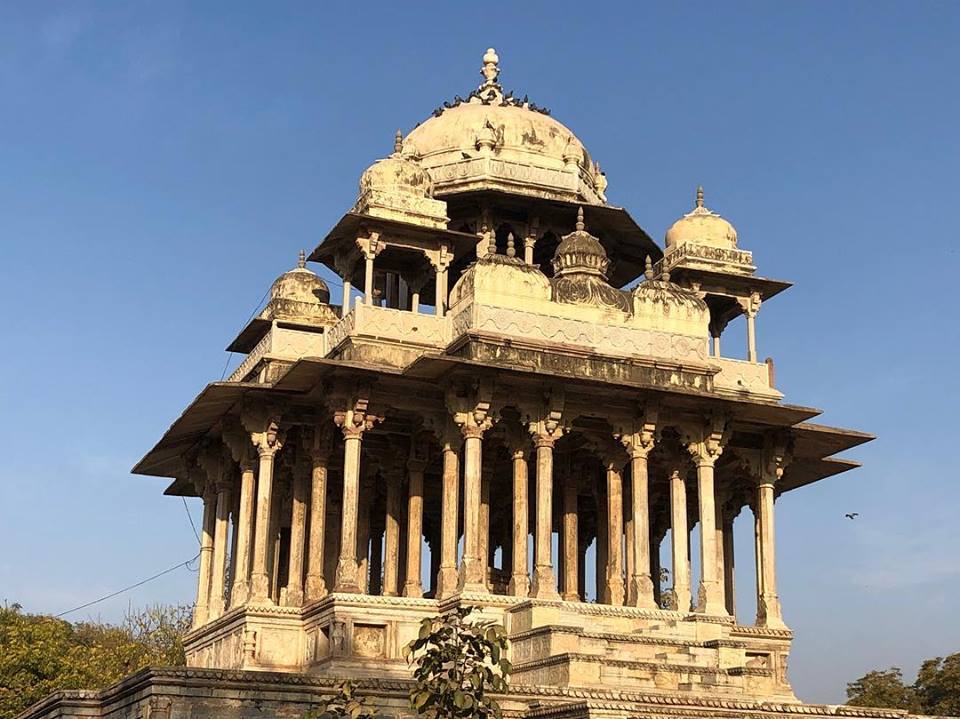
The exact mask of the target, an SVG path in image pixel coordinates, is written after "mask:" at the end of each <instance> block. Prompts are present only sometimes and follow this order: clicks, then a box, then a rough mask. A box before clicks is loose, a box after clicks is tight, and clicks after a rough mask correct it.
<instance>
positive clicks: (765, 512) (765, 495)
mask: <svg viewBox="0 0 960 719" xmlns="http://www.w3.org/2000/svg"><path fill="white" fill-rule="evenodd" d="M769 444H772V443H768V445H769ZM764 455H765V457H764V462H763V466H762V468H761V472H760V477H759V480H758V482H757V497H756V503H757V509H758V515H759V522H758V524H759V532H758V544H759V548H760V551H759V558H760V562H759V563H760V568H759V569H760V571H758V572H757V576H758V577H761V578H762V579H761V582H760V584H761V587H760V594H759V597H758V599H757V625H758V626H762V627H771V628H783V627H785V626H786V625H785V624H784V623H783V615H782V613H781V610H780V596H779V595H778V594H777V572H776V551H775V546H774V545H775V539H774V537H775V533H774V520H773V514H774V512H773V503H774V486H775V485H776V483H777V481H779V480H780V478H781V477H782V476H783V470H784V467H785V466H786V459H785V458H784V451H783V449H782V448H776V447H770V446H768V447H765V449H764Z"/></svg>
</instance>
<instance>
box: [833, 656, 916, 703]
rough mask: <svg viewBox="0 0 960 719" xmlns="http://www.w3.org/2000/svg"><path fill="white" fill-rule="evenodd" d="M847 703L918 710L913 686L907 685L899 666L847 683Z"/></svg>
mask: <svg viewBox="0 0 960 719" xmlns="http://www.w3.org/2000/svg"><path fill="white" fill-rule="evenodd" d="M847 704H848V705H850V706H856V707H883V708H886V709H907V710H909V711H916V710H917V709H916V696H915V695H914V693H913V688H912V687H908V686H905V685H904V683H903V674H902V672H901V671H900V668H899V667H890V669H887V670H885V671H874V672H868V673H867V674H864V675H863V676H862V677H860V678H859V679H857V680H856V681H855V682H851V683H849V684H847Z"/></svg>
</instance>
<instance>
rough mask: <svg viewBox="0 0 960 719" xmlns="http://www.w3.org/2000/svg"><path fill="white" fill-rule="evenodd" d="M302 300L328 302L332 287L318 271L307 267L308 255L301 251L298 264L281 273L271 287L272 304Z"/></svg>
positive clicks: (313, 302) (303, 301)
mask: <svg viewBox="0 0 960 719" xmlns="http://www.w3.org/2000/svg"><path fill="white" fill-rule="evenodd" d="M284 302H286V303H291V302H302V303H306V304H313V305H316V304H324V305H326V304H328V303H329V302H330V288H329V287H327V283H326V282H324V281H323V280H322V279H320V278H319V277H318V276H317V275H316V273H314V272H313V271H312V270H308V269H307V261H306V255H305V253H304V252H303V250H301V251H300V258H299V260H298V261H297V266H296V267H294V268H293V269H292V270H290V271H289V272H284V273H283V274H282V275H280V276H279V277H278V278H277V279H276V280H275V281H274V283H273V285H272V286H271V287H270V305H271V306H277V304H278V303H284Z"/></svg>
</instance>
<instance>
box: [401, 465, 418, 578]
mask: <svg viewBox="0 0 960 719" xmlns="http://www.w3.org/2000/svg"><path fill="white" fill-rule="evenodd" d="M408 470H409V473H408V475H407V476H408V482H409V487H408V496H407V581H406V582H405V583H404V585H403V596H405V597H422V596H423V583H422V581H421V579H420V577H421V575H422V572H423V569H422V566H421V557H420V554H421V552H420V549H421V547H422V546H423V545H422V539H421V536H422V534H423V466H422V465H421V464H416V465H413V464H411V465H410V466H409V467H408Z"/></svg>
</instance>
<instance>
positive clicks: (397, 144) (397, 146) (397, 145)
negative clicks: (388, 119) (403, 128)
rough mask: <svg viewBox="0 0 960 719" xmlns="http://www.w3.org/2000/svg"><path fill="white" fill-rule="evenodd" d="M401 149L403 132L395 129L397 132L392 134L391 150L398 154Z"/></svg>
mask: <svg viewBox="0 0 960 719" xmlns="http://www.w3.org/2000/svg"><path fill="white" fill-rule="evenodd" d="M402 150H403V133H402V132H400V130H399V129H398V130H397V134H396V135H394V136H393V151H394V152H395V153H396V154H398V155H399V154H400V152H401V151H402Z"/></svg>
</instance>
